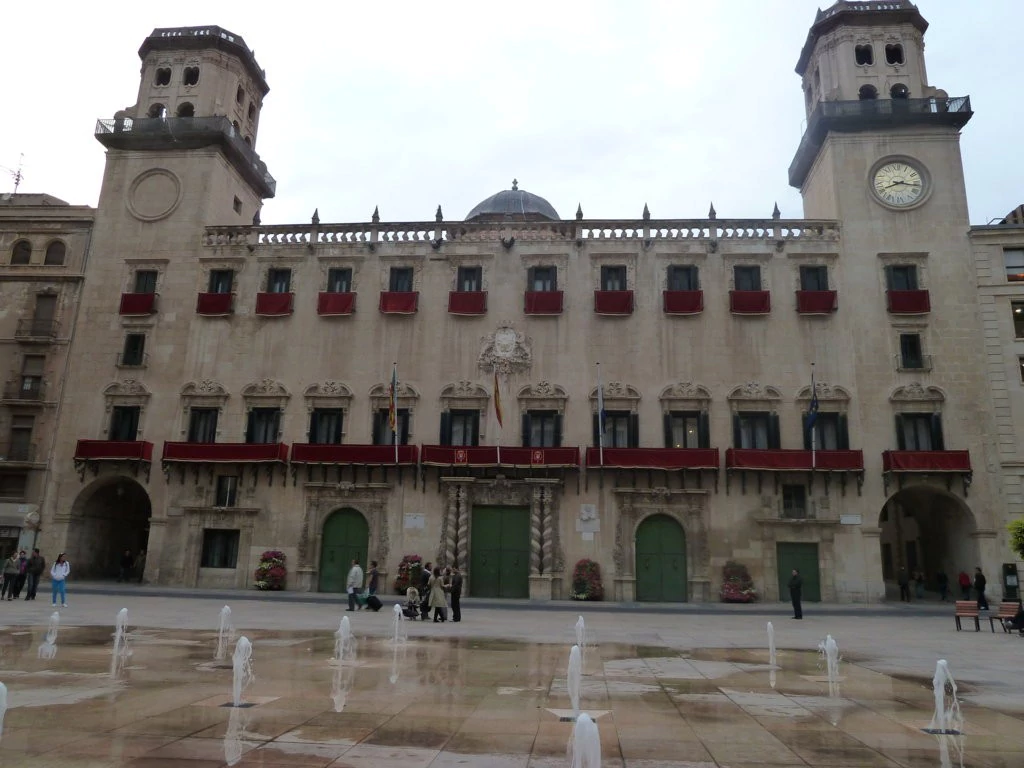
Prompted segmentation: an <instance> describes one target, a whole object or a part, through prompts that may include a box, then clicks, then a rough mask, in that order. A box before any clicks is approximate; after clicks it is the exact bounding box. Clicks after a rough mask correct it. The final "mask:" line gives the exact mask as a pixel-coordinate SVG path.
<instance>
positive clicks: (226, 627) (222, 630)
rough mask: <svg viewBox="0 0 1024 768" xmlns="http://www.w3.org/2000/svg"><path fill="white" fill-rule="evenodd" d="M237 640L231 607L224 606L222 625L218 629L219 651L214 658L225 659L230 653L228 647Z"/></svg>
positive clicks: (221, 618)
mask: <svg viewBox="0 0 1024 768" xmlns="http://www.w3.org/2000/svg"><path fill="white" fill-rule="evenodd" d="M233 642H235V627H234V626H233V625H232V623H231V609H230V608H229V607H228V606H226V605H225V606H224V607H223V608H221V609H220V627H219V628H218V629H217V652H216V653H215V654H214V656H213V658H214V659H215V660H216V661H223V660H224V659H225V657H227V655H228V647H229V646H230V645H231V644H232V643H233Z"/></svg>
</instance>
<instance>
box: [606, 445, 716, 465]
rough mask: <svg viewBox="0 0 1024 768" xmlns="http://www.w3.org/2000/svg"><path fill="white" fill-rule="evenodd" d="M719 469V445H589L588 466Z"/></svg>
mask: <svg viewBox="0 0 1024 768" xmlns="http://www.w3.org/2000/svg"><path fill="white" fill-rule="evenodd" d="M601 467H607V468H612V469H664V470H680V469H714V470H717V469H718V449H717V448H605V449H604V450H603V451H602V450H601V448H600V447H598V448H593V447H591V448H587V468H588V469H599V468H601Z"/></svg>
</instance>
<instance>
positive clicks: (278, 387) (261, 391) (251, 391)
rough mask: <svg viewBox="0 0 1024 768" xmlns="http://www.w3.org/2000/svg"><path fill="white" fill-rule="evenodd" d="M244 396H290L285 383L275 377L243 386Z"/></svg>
mask: <svg viewBox="0 0 1024 768" xmlns="http://www.w3.org/2000/svg"><path fill="white" fill-rule="evenodd" d="M242 396H243V397H288V390H287V389H285V388H284V384H282V383H281V382H279V381H274V380H273V379H261V380H260V381H257V382H255V383H253V384H246V385H245V386H244V387H242Z"/></svg>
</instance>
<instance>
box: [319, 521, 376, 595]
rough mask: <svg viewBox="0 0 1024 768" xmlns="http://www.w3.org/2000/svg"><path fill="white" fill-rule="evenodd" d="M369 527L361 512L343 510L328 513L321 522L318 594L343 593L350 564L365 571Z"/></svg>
mask: <svg viewBox="0 0 1024 768" xmlns="http://www.w3.org/2000/svg"><path fill="white" fill-rule="evenodd" d="M369 547H370V526H369V525H367V523H366V518H365V517H363V515H362V513H361V512H358V511H357V510H355V509H352V508H350V507H346V508H344V509H339V510H336V511H335V512H332V513H331V515H330V517H328V518H327V520H326V522H324V530H323V535H322V537H321V545H320V578H319V584H318V586H317V589H318V590H319V591H320V592H344V591H345V580H346V578H347V577H348V571H349V568H350V567H351V565H352V560H354V559H355V558H359V563H360V564H361V565H362V566H363V570H364V571H365V570H366V558H367V551H368V550H369Z"/></svg>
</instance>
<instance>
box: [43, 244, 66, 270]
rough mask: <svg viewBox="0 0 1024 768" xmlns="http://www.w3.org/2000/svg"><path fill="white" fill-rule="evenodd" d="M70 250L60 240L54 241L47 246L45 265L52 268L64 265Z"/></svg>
mask: <svg viewBox="0 0 1024 768" xmlns="http://www.w3.org/2000/svg"><path fill="white" fill-rule="evenodd" d="M67 252H68V249H67V246H66V245H64V243H62V242H61V241H60V240H54V241H53V242H52V243H50V244H49V245H48V246H46V256H44V257H43V264H45V265H47V266H50V267H59V266H60V265H62V264H63V263H64V257H65V256H66V255H67Z"/></svg>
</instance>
